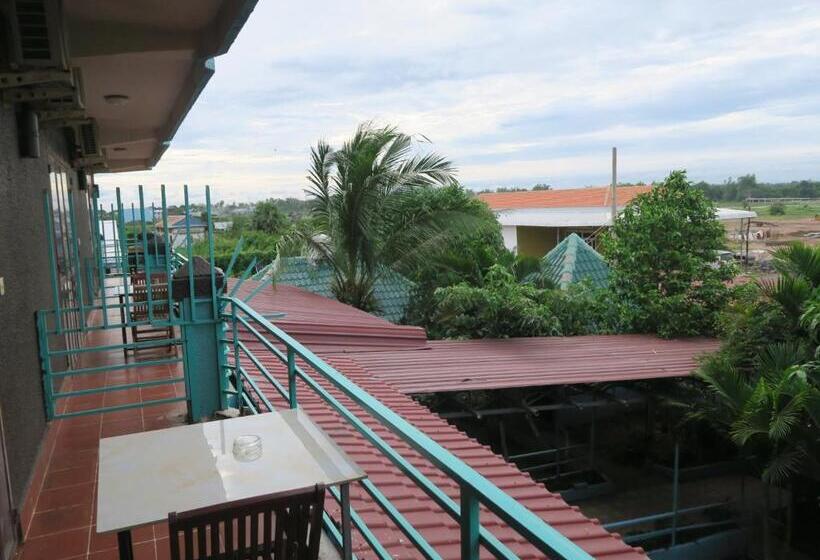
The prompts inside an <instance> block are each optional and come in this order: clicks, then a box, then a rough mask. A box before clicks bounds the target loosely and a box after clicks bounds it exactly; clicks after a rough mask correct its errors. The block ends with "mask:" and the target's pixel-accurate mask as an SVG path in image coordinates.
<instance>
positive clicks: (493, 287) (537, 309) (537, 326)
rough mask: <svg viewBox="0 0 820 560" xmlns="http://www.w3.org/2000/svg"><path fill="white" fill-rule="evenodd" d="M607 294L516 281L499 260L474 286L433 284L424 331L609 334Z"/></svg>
mask: <svg viewBox="0 0 820 560" xmlns="http://www.w3.org/2000/svg"><path fill="white" fill-rule="evenodd" d="M607 296H608V292H606V291H605V290H597V289H594V288H591V287H590V286H588V285H586V284H583V283H581V284H578V285H575V286H572V287H570V289H568V290H558V289H554V287H546V288H542V287H537V286H534V285H532V284H528V283H521V282H520V281H519V279H518V278H516V276H515V274H514V273H513V272H512V271H511V270H510V269H509V268H508V267H507V266H504V265H502V264H495V265H492V266H491V267H490V268H489V270H488V271H487V273H486V274H485V276H484V279H483V283H482V285H480V286H476V285H471V284H468V283H466V282H462V283H461V284H457V285H454V286H448V287H444V288H439V289H438V290H436V292H435V298H436V303H437V306H436V308H435V314H434V316H433V320H432V321H431V327H430V329H429V330H428V335H429V336H431V337H433V338H508V337H516V336H571V335H578V334H590V333H604V332H611V325H612V324H613V323H612V318H613V314H612V313H611V312H610V309H611V305H610V302H611V299H610V298H608V297H607Z"/></svg>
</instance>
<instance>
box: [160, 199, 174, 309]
mask: <svg viewBox="0 0 820 560" xmlns="http://www.w3.org/2000/svg"><path fill="white" fill-rule="evenodd" d="M160 194H161V196H162V241H163V243H164V245H165V281H166V282H168V319H169V320H172V317H171V310H172V309H173V308H174V303H173V291H174V283H173V282H171V237H170V235H169V234H168V206H167V204H166V203H165V185H160Z"/></svg>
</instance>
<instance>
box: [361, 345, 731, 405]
mask: <svg viewBox="0 0 820 560" xmlns="http://www.w3.org/2000/svg"><path fill="white" fill-rule="evenodd" d="M428 344H429V348H428V349H426V350H419V351H387V352H379V353H367V352H365V353H357V354H354V355H352V356H351V357H352V359H353V360H355V361H356V363H358V364H360V365H361V366H363V367H365V368H366V369H367V370H368V371H369V372H370V373H372V374H373V375H376V376H378V377H379V379H382V380H384V381H385V382H387V383H390V385H392V386H393V387H394V388H396V389H397V390H399V391H401V392H402V393H405V394H419V393H435V392H444V391H470V390H484V389H505V388H511V387H536V386H544V385H571V384H578V383H602V382H607V381H632V380H642V379H658V378H662V377H685V376H688V375H691V373H692V371H693V370H694V368H695V367H696V358H697V356H699V355H700V354H703V353H705V352H712V351H714V350H717V348H718V346H719V343H718V341H716V340H713V339H705V338H692V339H679V340H664V339H660V338H657V337H655V336H651V335H631V334H624V335H598V336H571V337H543V338H508V339H482V340H439V341H436V340H431V341H429V342H428Z"/></svg>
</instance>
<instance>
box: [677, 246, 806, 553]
mask: <svg viewBox="0 0 820 560" xmlns="http://www.w3.org/2000/svg"><path fill="white" fill-rule="evenodd" d="M774 265H775V268H776V269H777V271H778V272H780V276H779V277H778V278H777V279H776V280H769V281H762V282H760V288H761V292H762V294H763V296H764V297H766V298H768V300H769V301H771V302H773V304H774V305H777V306H779V308H780V309H781V311H782V316H783V317H784V318H785V321H784V324H783V332H784V340H783V341H781V342H777V343H774V344H768V345H765V346H762V347H758V348H756V349H753V352H752V355H753V356H754V358H753V359H752V360H750V364H745V363H744V364H742V363H741V361H740V360H738V359H737V358H738V356H736V355H735V354H736V353H733V352H731V351H729V350H727V349H726V347H725V346H724V349H723V351H721V352H719V353H717V354H714V355H712V356H711V357H709V358H708V359H706V360H705V361H704V362H703V363H702V364H701V367H700V368H699V371H698V374H697V375H698V377H699V378H700V379H701V380H702V381H703V382H704V383H705V387H706V389H707V391H706V393H707V394H706V398H705V399H704V401H703V406H702V408H700V409H699V410H697V411H695V412H694V413H692V414H690V418H702V419H707V420H709V421H711V422H712V423H713V424H716V425H717V426H718V428H719V429H720V430H721V431H724V432H725V433H726V434H727V435H728V436H729V437H730V439H731V440H732V441H733V442H734V443H735V445H737V446H738V448H739V449H740V450H741V452H742V453H743V454H744V455H745V456H746V457H747V458H748V460H749V461H750V463H751V464H752V465H754V467H755V468H756V471H757V473H758V474H759V476H760V479H761V480H762V481H763V483H764V484H765V485H766V487H767V488H768V487H770V486H775V487H788V488H790V487H791V485H792V481H793V479H794V477H795V476H796V475H798V474H803V473H809V472H810V471H813V470H814V469H816V467H817V465H816V462H817V461H816V455H817V448H818V441H820V375H818V372H820V364H818V362H816V361H815V360H817V358H818V356H817V354H818V341H820V337H818V336H817V335H818V328H820V290H818V288H820V247H809V246H807V245H804V244H801V243H794V244H792V245H789V246H788V247H785V248H782V249H779V250H777V251H775V253H774ZM749 365H751V367H747V366H749ZM791 494H792V493H791V492H789V495H790V502H789V504H788V509H787V519H786V535H785V539H784V548H783V555H784V556H785V555H786V554H787V553H788V549H789V545H790V541H791V530H792V519H791V516H792V504H791ZM764 495H765V498H766V504H765V506H766V513H765V515H764V517H763V520H764V552H765V554H766V558H770V557H771V554H772V553H771V550H770V549H771V547H770V546H769V538H770V531H769V526H768V525H769V515H768V512H769V503H768V498H769V493H768V491H767V492H766V493H765V494H764Z"/></svg>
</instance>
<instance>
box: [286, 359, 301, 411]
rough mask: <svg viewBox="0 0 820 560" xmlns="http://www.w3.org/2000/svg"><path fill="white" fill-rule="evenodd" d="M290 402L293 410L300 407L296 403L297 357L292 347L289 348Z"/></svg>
mask: <svg viewBox="0 0 820 560" xmlns="http://www.w3.org/2000/svg"><path fill="white" fill-rule="evenodd" d="M288 400H289V401H290V407H291V408H297V407H298V406H299V405H298V403H297V402H296V355H295V354H294V352H293V348H290V347H288Z"/></svg>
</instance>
